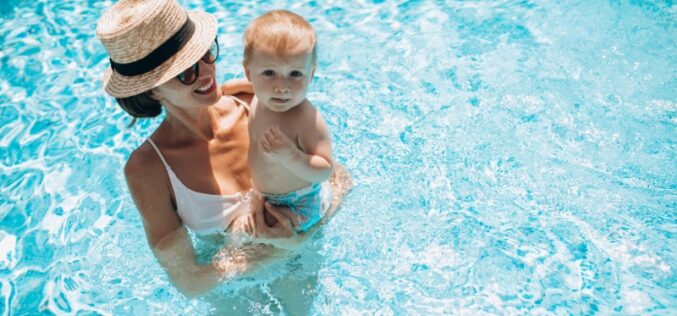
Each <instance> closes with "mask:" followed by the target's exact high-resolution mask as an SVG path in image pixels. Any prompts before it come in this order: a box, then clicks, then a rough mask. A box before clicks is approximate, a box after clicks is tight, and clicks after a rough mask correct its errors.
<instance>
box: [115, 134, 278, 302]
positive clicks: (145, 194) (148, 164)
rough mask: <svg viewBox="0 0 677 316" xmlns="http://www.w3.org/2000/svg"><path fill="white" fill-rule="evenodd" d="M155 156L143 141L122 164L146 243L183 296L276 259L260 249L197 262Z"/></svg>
mask: <svg viewBox="0 0 677 316" xmlns="http://www.w3.org/2000/svg"><path fill="white" fill-rule="evenodd" d="M164 172H165V171H164V166H163V165H162V162H161V161H160V159H159V157H158V156H157V154H156V153H155V152H154V151H153V149H152V148H150V145H147V144H144V145H143V146H142V147H141V148H139V149H137V151H135V152H134V153H132V156H131V157H130V158H129V160H128V162H127V164H126V165H125V178H126V179H127V185H128V187H129V191H130V193H131V195H132V199H133V200H134V203H135V204H136V207H137V209H138V211H139V214H140V215H141V219H142V221H143V226H144V229H145V232H146V237H147V239H148V244H149V246H150V248H151V249H152V250H153V254H154V255H155V257H156V258H157V260H158V262H159V263H160V265H161V266H162V268H163V269H164V270H165V271H166V272H167V275H168V276H169V279H170V281H171V282H172V283H173V284H174V286H175V287H176V288H177V289H178V290H179V291H180V292H181V293H183V294H184V295H186V296H188V297H195V296H198V295H200V294H203V293H205V292H208V291H209V290H211V289H213V288H215V287H216V286H218V285H219V284H220V283H221V282H222V281H223V280H224V279H225V278H227V277H228V276H239V275H243V274H248V273H251V272H254V271H255V270H257V269H258V268H260V267H263V266H266V265H267V264H268V263H270V262H272V261H273V260H275V257H274V256H271V255H270V254H271V252H270V251H269V250H268V249H266V248H265V247H258V248H253V249H248V250H246V251H243V252H238V251H237V250H232V251H229V252H227V253H226V255H232V258H230V257H225V258H223V259H222V260H219V261H218V262H214V263H212V264H209V265H199V264H198V263H197V261H196V258H195V251H194V249H193V245H192V243H191V241H190V237H189V236H188V233H187V231H186V229H185V228H184V227H183V223H182V221H181V219H180V218H179V217H178V215H177V214H176V210H175V208H174V206H173V203H172V198H171V196H172V193H171V186H170V184H169V183H168V178H167V177H159V176H157V175H158V174H162V173H164Z"/></svg>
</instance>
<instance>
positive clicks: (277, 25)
mask: <svg viewBox="0 0 677 316" xmlns="http://www.w3.org/2000/svg"><path fill="white" fill-rule="evenodd" d="M243 42H244V60H245V62H247V61H249V59H250V58H251V56H252V54H253V52H254V51H255V50H256V51H261V52H264V53H268V54H275V55H282V56H285V55H296V54H301V53H310V54H312V62H313V65H314V64H316V62H317V48H316V44H317V36H316V35H315V30H314V29H313V27H312V26H311V25H310V23H308V21H306V20H305V19H304V18H303V17H301V16H300V15H298V14H295V13H293V12H290V11H287V10H274V11H269V12H267V13H265V14H263V15H261V16H259V17H258V18H256V19H254V21H252V23H251V24H249V26H248V27H247V29H246V30H245V31H244V36H243Z"/></svg>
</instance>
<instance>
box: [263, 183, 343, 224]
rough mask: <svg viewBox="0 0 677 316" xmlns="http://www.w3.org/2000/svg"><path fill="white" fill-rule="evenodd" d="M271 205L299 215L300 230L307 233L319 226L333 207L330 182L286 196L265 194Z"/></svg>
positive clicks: (311, 186) (312, 185)
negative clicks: (285, 208)
mask: <svg viewBox="0 0 677 316" xmlns="http://www.w3.org/2000/svg"><path fill="white" fill-rule="evenodd" d="M263 195H264V196H265V198H266V200H267V201H268V202H270V204H273V205H275V206H279V207H287V208H289V209H290V210H291V211H292V212H294V213H296V214H298V215H299V219H300V228H299V229H298V230H297V231H298V232H305V231H307V230H308V229H310V228H311V227H313V225H315V224H317V223H318V222H319V221H320V220H321V219H322V217H324V214H325V213H326V212H327V211H328V210H329V208H330V207H331V202H332V200H333V195H332V190H331V184H330V183H329V181H325V182H322V183H313V184H311V185H309V186H307V187H304V188H301V189H298V190H296V191H293V192H289V193H285V194H265V193H264V194H263Z"/></svg>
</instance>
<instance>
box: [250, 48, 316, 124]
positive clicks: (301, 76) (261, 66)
mask: <svg viewBox="0 0 677 316" xmlns="http://www.w3.org/2000/svg"><path fill="white" fill-rule="evenodd" d="M244 66H245V72H246V73H247V78H248V79H249V80H250V81H251V82H252V85H253V87H254V93H255V94H256V97H257V98H258V99H259V103H260V104H261V105H263V106H265V107H266V108H268V109H269V110H271V111H274V112H284V111H287V110H289V109H291V108H293V107H295V106H297V105H299V104H301V102H303V100H305V99H306V92H307V91H308V86H309V85H310V81H311V80H312V78H313V73H314V72H315V67H314V65H313V63H312V55H311V54H307V53H302V54H298V55H291V56H279V55H275V54H269V53H264V52H258V51H254V52H253V54H252V55H251V57H250V58H249V61H248V62H245V65H244Z"/></svg>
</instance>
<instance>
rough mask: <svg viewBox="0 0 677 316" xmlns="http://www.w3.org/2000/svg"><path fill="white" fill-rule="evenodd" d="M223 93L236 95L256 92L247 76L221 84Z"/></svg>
mask: <svg viewBox="0 0 677 316" xmlns="http://www.w3.org/2000/svg"><path fill="white" fill-rule="evenodd" d="M221 93H222V94H224V95H234V94H238V93H247V94H254V88H253V87H252V83H251V82H250V81H249V80H247V79H246V78H235V79H230V80H228V81H226V82H224V83H223V84H222V85H221Z"/></svg>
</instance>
